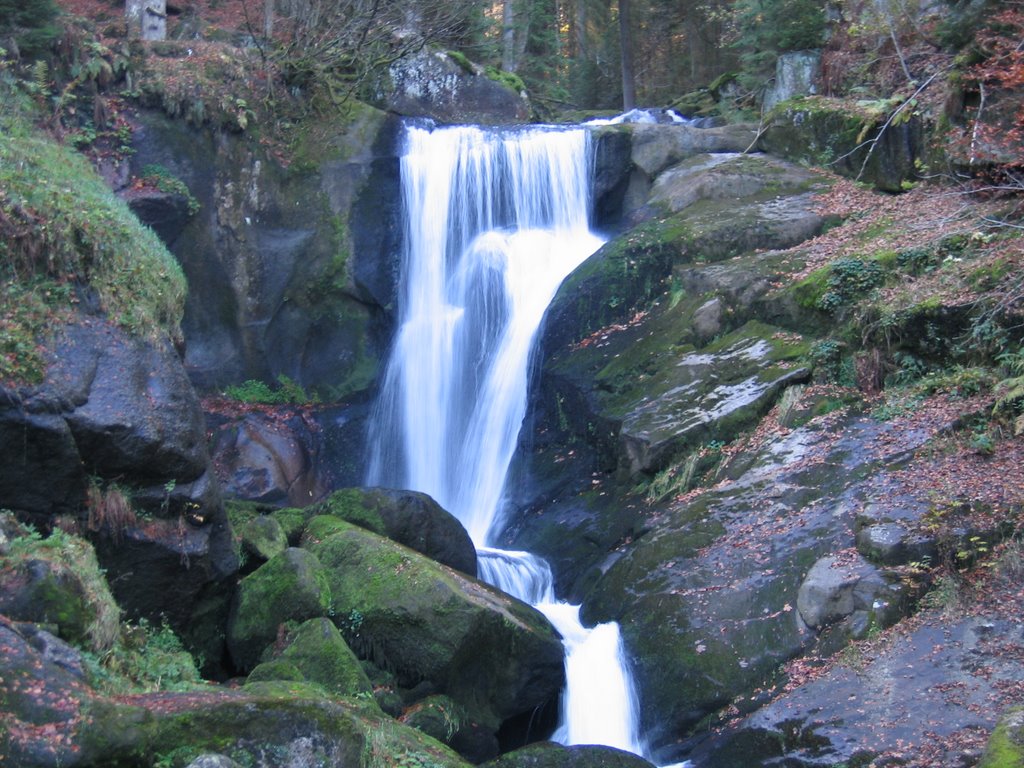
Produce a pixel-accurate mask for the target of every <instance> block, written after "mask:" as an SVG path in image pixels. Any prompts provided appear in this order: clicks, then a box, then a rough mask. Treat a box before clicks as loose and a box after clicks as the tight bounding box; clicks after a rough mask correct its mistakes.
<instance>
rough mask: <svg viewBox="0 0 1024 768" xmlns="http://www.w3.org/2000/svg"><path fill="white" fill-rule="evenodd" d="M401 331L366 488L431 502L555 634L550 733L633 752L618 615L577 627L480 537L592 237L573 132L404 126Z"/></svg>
mask: <svg viewBox="0 0 1024 768" xmlns="http://www.w3.org/2000/svg"><path fill="white" fill-rule="evenodd" d="M406 141H407V146H406V151H405V154H404V156H403V158H402V168H401V174H402V193H403V196H404V200H403V204H404V211H405V216H406V233H405V243H406V246H405V253H404V258H403V265H402V269H403V272H402V289H401V291H402V293H401V298H400V302H401V305H400V308H399V323H400V325H399V330H398V335H397V338H396V342H395V347H394V350H393V352H392V355H391V359H390V361H389V363H388V367H387V371H386V374H385V380H384V384H383V387H382V391H381V395H380V398H379V400H378V402H377V406H376V409H375V413H374V417H373V422H372V429H371V444H372V449H371V457H370V470H369V477H368V482H369V484H371V485H383V486H389V487H394V488H408V489H413V490H418V491H423V492H425V493H428V494H430V495H431V496H433V497H434V498H435V499H436V500H437V501H438V502H439V503H440V504H441V505H442V506H443V507H445V508H446V509H447V510H449V511H450V512H451V513H452V514H454V515H455V516H456V517H458V518H459V520H461V521H462V523H463V525H464V526H465V527H466V529H467V530H468V531H469V533H470V536H471V537H472V539H473V541H474V543H475V544H476V546H477V549H478V553H479V556H480V557H479V560H480V576H481V578H482V579H484V580H486V581H488V582H490V583H492V584H494V585H495V586H497V587H499V588H500V589H503V590H504V591H506V592H508V593H510V594H513V595H515V596H517V597H519V598H520V599H522V600H525V601H527V602H529V603H531V604H533V605H534V606H536V607H537V608H538V609H539V610H541V611H542V612H543V613H544V614H545V615H546V616H547V617H548V619H549V620H550V621H551V623H552V624H553V625H554V626H555V627H556V628H557V629H558V631H559V632H560V633H561V634H562V637H563V638H564V644H565V648H566V678H567V686H566V690H565V692H564V694H563V701H562V712H561V723H560V725H559V728H558V730H557V731H556V733H555V735H554V737H553V738H554V739H555V740H557V741H560V742H562V743H564V744H605V745H608V746H613V747H618V748H620V749H625V750H628V751H631V752H635V753H637V754H640V753H641V752H642V748H641V744H640V740H639V738H638V736H637V707H636V698H635V695H634V693H633V685H632V681H631V679H630V676H629V672H628V667H627V665H626V663H625V658H624V656H623V650H622V643H621V638H620V635H619V628H618V625H617V624H614V623H609V624H601V625H598V626H597V627H593V628H589V629H588V628H585V627H583V625H582V624H581V623H580V620H579V606H574V605H569V604H567V603H562V602H559V601H557V600H556V598H555V595H554V590H553V587H552V579H551V571H550V569H549V568H548V565H547V563H545V562H543V561H542V560H540V559H539V558H537V557H535V556H533V555H530V554H529V553H526V552H508V551H503V550H497V549H492V548H489V547H488V546H487V544H488V543H489V538H488V537H489V536H496V535H498V534H499V533H500V532H501V528H502V525H503V522H504V521H503V511H504V501H503V496H504V490H505V479H506V474H507V472H508V468H509V465H510V463H511V461H512V455H513V452H514V451H515V447H516V443H517V440H518V436H519V430H520V427H521V426H522V421H523V417H524V415H525V413H526V396H527V386H528V381H527V374H528V370H529V362H530V354H531V350H532V347H533V343H534V338H535V336H536V334H537V330H538V328H539V326H540V323H541V320H542V319H543V316H544V311H545V310H546V308H547V306H548V304H549V303H550V302H551V299H552V298H553V297H554V295H555V292H556V291H557V289H558V286H559V285H560V284H561V282H562V280H563V279H565V277H566V276H567V275H568V274H569V273H570V272H571V271H572V270H573V269H574V268H575V267H577V266H578V265H579V264H580V263H582V262H583V260H584V259H586V258H587V256H589V255H590V254H591V253H593V252H594V251H595V250H597V248H599V247H600V245H601V244H602V242H603V241H602V240H601V238H599V237H598V236H597V235H596V234H595V233H593V232H591V231H590V227H589V222H588V214H589V207H590V206H589V183H590V143H589V135H588V133H587V132H586V131H585V130H584V129H579V128H577V129H553V128H529V129H518V130H506V131H487V130H482V129H479V128H474V127H465V126H461V127H452V128H438V129H434V130H429V129H425V128H417V127H409V128H408V129H407V136H406Z"/></svg>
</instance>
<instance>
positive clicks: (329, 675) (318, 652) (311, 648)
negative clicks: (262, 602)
mask: <svg viewBox="0 0 1024 768" xmlns="http://www.w3.org/2000/svg"><path fill="white" fill-rule="evenodd" d="M285 642H286V643H287V645H286V646H285V648H284V650H283V651H281V652H280V654H279V656H278V658H279V659H280V660H281V661H283V662H285V663H288V664H291V665H293V666H294V667H295V668H296V669H298V670H299V671H300V672H301V673H302V676H303V678H304V679H305V680H308V681H309V682H311V683H316V684H318V685H320V686H322V687H323V688H324V690H326V691H328V692H330V693H332V694H336V695H339V696H357V695H360V694H362V695H364V696H369V695H370V694H371V693H372V692H373V687H372V686H371V685H370V680H369V679H368V678H367V677H366V673H365V672H363V668H362V666H360V664H359V660H358V659H357V658H356V656H355V654H354V653H352V650H351V649H350V648H349V647H348V645H347V644H346V643H345V640H344V639H343V638H342V636H341V633H340V632H339V631H338V628H337V627H336V626H334V624H332V623H331V621H330V619H327V618H324V617H321V618H319V619H310V620H309V621H306V622H303V623H302V624H300V625H299V627H298V628H297V629H296V630H295V631H294V632H292V633H291V634H290V635H289V637H288V638H287V640H286V641H285Z"/></svg>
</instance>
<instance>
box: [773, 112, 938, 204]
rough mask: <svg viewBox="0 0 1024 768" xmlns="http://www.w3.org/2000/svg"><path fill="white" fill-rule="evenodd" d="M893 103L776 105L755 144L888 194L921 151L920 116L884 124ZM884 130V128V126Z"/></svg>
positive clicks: (909, 175) (911, 173)
mask: <svg viewBox="0 0 1024 768" xmlns="http://www.w3.org/2000/svg"><path fill="white" fill-rule="evenodd" d="M899 106H900V105H899V104H898V103H896V104H891V105H889V104H881V105H879V104H871V105H861V104H856V103H853V102H848V101H843V100H840V99H832V98H827V97H824V96H813V97H808V98H799V99H793V100H791V101H787V102H783V103H782V104H779V105H777V106H776V107H775V108H774V109H773V110H772V113H771V115H770V117H769V123H768V127H767V129H766V130H765V131H764V132H763V133H762V134H761V137H760V139H759V142H758V143H759V146H760V147H761V148H762V149H763V150H765V151H766V152H770V153H772V154H775V155H779V156H780V157H785V158H787V159H790V160H797V161H800V162H806V163H813V164H815V165H822V166H828V167H829V168H830V169H832V170H834V171H836V172H837V173H841V174H843V175H844V176H850V177H852V178H856V179H861V180H863V181H865V182H868V183H871V184H874V185H875V186H876V187H877V188H878V189H881V190H885V191H887V192H899V191H900V190H901V189H902V184H903V182H905V181H911V180H913V179H914V178H916V176H917V169H916V168H915V162H916V161H918V160H919V159H922V158H923V156H924V155H925V151H924V147H923V131H922V123H921V120H920V119H919V118H918V117H917V116H915V115H913V110H912V109H910V110H909V111H905V112H903V113H902V114H903V115H904V116H905V118H906V119H897V120H893V121H891V122H890V123H889V124H888V125H886V118H887V116H888V114H887V111H888V110H895V109H897V108H898V107H899ZM883 128H884V130H883Z"/></svg>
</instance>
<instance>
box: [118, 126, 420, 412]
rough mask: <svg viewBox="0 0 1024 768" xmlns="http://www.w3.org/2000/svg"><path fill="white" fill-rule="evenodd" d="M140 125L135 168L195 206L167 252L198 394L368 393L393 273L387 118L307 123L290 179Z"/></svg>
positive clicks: (200, 139)
mask: <svg viewBox="0 0 1024 768" xmlns="http://www.w3.org/2000/svg"><path fill="white" fill-rule="evenodd" d="M139 121H140V124H139V126H138V128H137V130H136V131H135V132H134V133H133V147H134V148H135V150H136V152H135V155H134V156H133V160H132V162H133V169H134V170H135V171H136V172H139V171H140V170H141V168H143V167H144V166H146V165H149V164H159V165H162V166H164V167H165V168H167V169H168V171H169V172H170V173H171V174H172V175H174V176H175V177H176V178H179V179H181V180H182V181H183V182H184V183H185V184H186V185H187V186H188V188H189V189H190V190H191V192H192V194H193V195H194V196H195V198H196V199H197V200H198V202H199V204H200V208H199V212H198V213H197V214H196V215H195V216H194V217H193V218H191V219H190V220H189V221H188V223H187V224H186V226H185V227H184V229H182V231H181V233H180V235H178V237H177V238H176V239H175V240H173V242H172V243H171V246H170V247H171V251H172V252H173V253H174V254H175V256H176V257H177V258H178V260H179V261H180V262H181V264H182V268H183V270H184V272H185V275H186V277H187V279H188V283H189V286H190V290H189V295H188V299H187V301H186V306H185V317H184V320H183V323H182V330H183V332H184V334H185V340H186V357H185V363H186V367H187V369H188V371H189V374H190V376H191V377H192V379H193V381H195V383H196V384H197V386H199V387H200V388H202V389H214V388H220V387H223V386H225V385H227V384H231V383H240V382H242V381H244V380H246V379H259V380H262V381H268V382H272V381H275V380H277V378H278V376H281V375H286V376H288V377H290V378H291V379H292V380H293V381H295V382H297V383H299V384H300V385H301V386H303V387H305V388H306V389H307V391H312V390H317V391H321V392H322V393H324V394H326V395H330V396H333V397H343V396H345V395H347V394H349V393H351V392H355V391H358V390H361V389H363V388H365V387H367V386H368V385H369V384H370V383H371V382H372V380H373V378H374V376H375V374H376V369H377V365H378V360H379V357H380V354H381V352H382V350H383V348H384V347H385V346H386V344H387V334H388V330H389V329H388V326H389V323H390V321H389V320H388V319H387V318H388V313H389V311H390V309H389V305H390V302H391V300H392V298H391V297H393V295H394V290H395V288H394V280H395V278H396V276H397V267H396V266H395V265H396V264H397V259H398V255H399V246H398V239H399V237H400V228H399V224H398V206H399V204H400V203H399V201H400V195H399V194H398V187H397V180H398V176H397V168H398V159H397V148H396V142H397V136H398V132H399V130H400V126H399V123H398V121H397V119H388V118H387V116H386V115H384V114H383V113H380V112H377V111H376V110H373V109H371V108H369V107H365V106H360V107H358V108H356V107H353V108H352V109H351V110H350V111H349V112H348V113H346V115H345V116H344V118H342V117H339V116H337V115H335V116H330V117H325V118H324V121H323V122H322V123H315V121H314V123H315V124H310V125H308V126H306V128H305V130H306V131H307V133H304V134H302V135H300V136H298V137H296V152H295V157H294V162H293V163H292V165H291V167H290V168H288V169H285V168H282V167H281V166H280V165H279V164H278V163H277V162H276V160H274V159H273V158H272V157H270V156H269V155H268V154H267V153H265V152H264V151H262V150H261V149H260V148H259V147H258V146H257V145H255V144H250V143H248V142H247V141H246V140H245V139H244V137H238V136H234V135H229V134H226V133H220V132H216V131H197V130H195V129H193V128H191V127H189V126H187V125H186V124H184V123H183V122H181V121H172V120H168V119H166V118H165V117H163V116H162V115H160V114H157V113H153V112H143V113H141V114H140V115H139ZM364 196H367V197H366V199H364Z"/></svg>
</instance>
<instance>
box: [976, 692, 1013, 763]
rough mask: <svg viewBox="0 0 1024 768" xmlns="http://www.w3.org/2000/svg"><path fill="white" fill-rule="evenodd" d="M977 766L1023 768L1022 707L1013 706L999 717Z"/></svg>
mask: <svg viewBox="0 0 1024 768" xmlns="http://www.w3.org/2000/svg"><path fill="white" fill-rule="evenodd" d="M978 768H1024V709H1022V708H1020V707H1014V708H1012V709H1010V710H1009V711H1007V712H1006V713H1004V714H1003V716H1002V717H1001V718H999V724H998V725H997V726H996V729H995V731H993V732H992V736H990V737H989V740H988V745H987V746H986V747H985V754H984V755H982V757H981V762H980V763H978Z"/></svg>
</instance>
